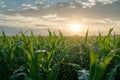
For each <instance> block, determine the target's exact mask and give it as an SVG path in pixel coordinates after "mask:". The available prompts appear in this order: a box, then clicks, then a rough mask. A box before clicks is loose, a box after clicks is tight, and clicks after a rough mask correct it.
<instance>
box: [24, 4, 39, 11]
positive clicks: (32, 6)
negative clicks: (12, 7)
mask: <svg viewBox="0 0 120 80" xmlns="http://www.w3.org/2000/svg"><path fill="white" fill-rule="evenodd" d="M22 7H23V9H24V10H25V9H34V10H38V8H37V7H36V6H34V5H32V4H22Z"/></svg>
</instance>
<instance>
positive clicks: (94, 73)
mask: <svg viewBox="0 0 120 80" xmlns="http://www.w3.org/2000/svg"><path fill="white" fill-rule="evenodd" d="M112 31H113V29H110V30H109V32H108V34H107V35H106V36H102V34H101V33H100V32H99V35H98V36H89V31H88V30H87V32H86V34H85V36H84V37H79V36H64V35H62V33H61V32H60V31H59V35H56V34H55V33H52V32H51V31H50V30H48V33H49V35H48V36H35V35H34V34H33V32H32V31H31V35H30V36H26V35H25V33H23V32H20V33H19V34H16V35H15V36H7V35H6V34H5V33H4V31H2V35H1V36H0V80H119V79H120V77H119V76H120V74H119V71H120V36H119V35H116V34H115V33H114V34H112Z"/></svg>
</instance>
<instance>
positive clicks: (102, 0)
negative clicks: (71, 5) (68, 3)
mask: <svg viewBox="0 0 120 80" xmlns="http://www.w3.org/2000/svg"><path fill="white" fill-rule="evenodd" d="M78 1H79V0H78ZM116 1H119V0H88V1H85V2H84V1H83V0H82V1H81V4H82V5H83V8H87V7H89V8H90V7H92V6H95V5H97V3H101V4H104V5H105V4H112V3H113V2H116Z"/></svg>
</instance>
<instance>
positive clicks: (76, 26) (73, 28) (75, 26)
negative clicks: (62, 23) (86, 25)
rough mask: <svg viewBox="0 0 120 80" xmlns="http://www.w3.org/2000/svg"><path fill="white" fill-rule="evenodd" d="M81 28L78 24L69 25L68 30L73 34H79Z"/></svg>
mask: <svg viewBox="0 0 120 80" xmlns="http://www.w3.org/2000/svg"><path fill="white" fill-rule="evenodd" d="M81 28H82V26H81V25H80V24H71V25H70V30H71V31H73V32H79V31H80V30H81Z"/></svg>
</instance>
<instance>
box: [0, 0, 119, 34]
mask: <svg viewBox="0 0 120 80" xmlns="http://www.w3.org/2000/svg"><path fill="white" fill-rule="evenodd" d="M71 24H80V25H81V30H80V31H79V32H74V31H72V30H70V25H71ZM110 28H114V32H115V33H116V34H120V0H0V34H1V33H2V30H4V31H5V32H6V34H7V35H15V34H18V33H19V31H23V32H26V31H30V30H32V31H33V32H34V34H36V35H39V34H41V35H47V34H48V31H47V30H48V29H50V30H51V31H53V32H56V33H57V31H58V30H60V31H61V32H62V33H63V34H65V35H84V34H85V32H86V31H87V29H89V34H90V35H97V34H98V33H99V31H100V32H101V33H102V34H106V33H107V32H108V30H109V29H110Z"/></svg>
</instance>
